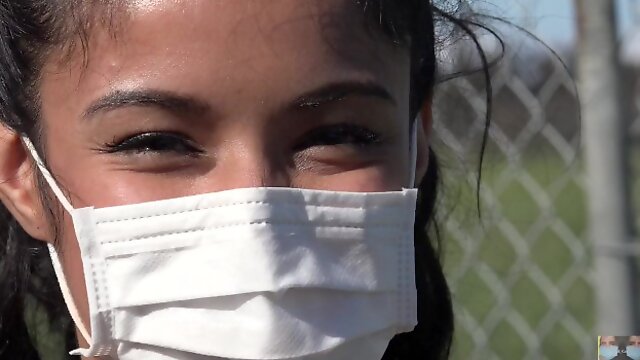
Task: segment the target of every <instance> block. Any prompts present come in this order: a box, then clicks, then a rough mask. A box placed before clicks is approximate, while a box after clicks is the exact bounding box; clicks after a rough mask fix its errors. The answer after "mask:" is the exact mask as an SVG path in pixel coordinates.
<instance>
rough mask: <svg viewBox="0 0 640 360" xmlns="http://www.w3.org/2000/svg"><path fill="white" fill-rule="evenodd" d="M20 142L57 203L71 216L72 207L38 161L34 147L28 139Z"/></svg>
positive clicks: (41, 162)
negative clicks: (29, 154)
mask: <svg viewBox="0 0 640 360" xmlns="http://www.w3.org/2000/svg"><path fill="white" fill-rule="evenodd" d="M22 141H23V142H24V144H25V146H26V147H27V150H29V153H31V157H32V158H33V160H34V161H35V162H36V165H37V166H38V169H40V172H41V173H42V176H44V179H45V180H46V181H47V183H48V184H49V187H51V190H52V191H53V193H54V194H55V195H56V197H57V198H58V201H60V203H61V204H62V206H63V207H64V209H65V210H67V212H68V213H69V214H71V212H72V211H73V206H72V205H71V203H70V202H69V200H68V199H67V197H66V196H65V195H64V193H62V190H60V187H59V186H58V184H57V183H56V180H55V179H54V178H53V176H52V175H51V173H50V172H49V170H47V168H46V166H44V162H43V161H42V159H40V156H39V155H38V152H37V151H36V148H35V146H33V143H32V142H31V140H29V138H27V137H22Z"/></svg>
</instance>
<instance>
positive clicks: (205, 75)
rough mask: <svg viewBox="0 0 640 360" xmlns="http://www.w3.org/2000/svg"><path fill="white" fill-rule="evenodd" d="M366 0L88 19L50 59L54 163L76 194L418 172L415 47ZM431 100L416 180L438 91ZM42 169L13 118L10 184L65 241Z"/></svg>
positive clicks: (238, 0) (67, 249) (192, 0)
mask: <svg viewBox="0 0 640 360" xmlns="http://www.w3.org/2000/svg"><path fill="white" fill-rule="evenodd" d="M362 14H363V12H362V9H361V8H360V7H357V6H356V5H354V1H353V0H305V1H299V0H269V1H261V0H185V1H180V0H155V1H148V0H147V1H143V0H140V1H131V2H129V3H128V5H127V8H126V9H125V10H124V11H120V12H119V13H118V16H117V21H116V22H115V27H114V28H112V29H107V28H104V27H96V28H93V29H91V31H90V33H89V44H88V53H86V54H83V52H82V51H80V49H79V48H76V49H75V50H74V51H73V52H72V53H71V56H70V57H69V56H65V55H66V54H65V53H64V52H63V51H60V52H54V53H53V54H51V55H50V57H49V58H48V59H47V61H46V66H45V69H44V71H43V73H42V77H41V81H40V84H39V90H40V100H41V117H42V122H43V123H42V124H43V125H44V126H43V128H44V135H43V140H44V149H45V154H46V159H47V163H48V166H49V168H50V169H51V171H52V173H53V174H54V176H55V177H56V178H57V181H58V183H59V184H60V185H61V186H62V187H63V188H64V189H66V191H68V194H69V196H70V200H71V203H72V204H73V206H74V207H75V208H81V207H86V206H94V207H96V208H100V207H107V206H114V205H123V204H132V203H139V202H145V201H152V200H159V199H166V198H175V197H181V196H186V195H192V194H202V193H209V192H215V191H221V190H226V189H233V188H244V187H262V186H283V187H299V188H311V189H323V190H338V191H356V192H363V191H387V190H399V189H401V188H402V187H406V186H407V182H408V177H409V147H410V144H409V143H410V139H409V127H410V121H409V120H410V114H409V83H410V78H409V74H410V58H409V53H408V50H407V49H406V48H403V47H400V46H397V45H393V44H392V43H391V42H389V41H388V39H387V38H385V37H384V35H382V34H378V33H377V32H376V31H372V28H373V29H375V26H374V27H372V28H371V27H370V28H368V27H367V25H366V24H365V18H364V16H363V15H362ZM85 56H86V58H85ZM84 60H87V65H86V67H83V66H82V63H83V61H84ZM426 100H427V101H426V103H427V104H428V103H429V102H428V99H426ZM422 114H423V116H422V117H421V118H420V120H419V121H420V127H419V133H418V141H419V149H418V150H419V155H418V165H417V175H418V180H419V179H421V178H422V177H423V176H424V174H425V172H426V169H427V165H428V164H427V158H428V145H427V139H428V132H429V130H430V129H431V119H430V108H429V106H428V105H427V106H426V107H425V108H424V109H423V112H422ZM36 175H37V173H36V171H34V164H33V161H32V159H31V158H30V156H29V155H28V153H27V152H26V150H25V148H24V146H23V144H22V142H21V141H20V138H19V135H18V134H16V133H14V132H13V131H11V130H9V129H6V128H2V129H1V130H0V178H1V179H4V180H5V181H3V182H2V183H0V199H1V200H2V201H3V203H4V204H5V205H6V206H7V207H8V208H9V209H10V211H11V212H12V213H13V214H14V216H15V217H16V218H17V219H18V221H19V222H20V224H21V225H22V226H23V227H24V229H25V230H26V231H27V232H28V233H29V234H30V235H32V236H33V237H35V238H37V239H40V240H42V241H46V242H54V240H55V239H56V234H55V233H54V232H53V231H52V227H51V226H50V222H49V219H48V217H47V216H46V215H45V214H46V212H45V211H44V209H43V205H42V204H41V201H40V197H39V189H38V188H37V186H36V185H35V184H36V181H35V177H36ZM45 191H46V189H45ZM61 217H62V218H61V219H60V220H59V221H58V223H59V225H61V226H60V227H61V230H62V231H61V233H60V234H59V235H60V236H58V237H57V241H56V242H55V243H56V246H57V247H58V248H59V251H60V252H61V253H62V254H63V259H62V260H63V261H62V262H63V268H64V270H65V273H66V274H67V277H68V281H69V284H70V287H71V291H72V294H73V296H74V299H75V301H76V303H77V305H78V307H79V309H80V312H81V317H82V319H83V322H84V323H85V324H86V325H87V327H88V328H90V326H89V319H88V313H89V311H88V305H87V297H86V289H85V285H84V278H83V275H82V263H81V260H80V254H79V248H78V243H77V240H76V238H75V234H74V232H73V231H72V229H73V224H72V222H71V219H70V217H69V215H68V214H66V213H64V212H61ZM239 255H240V254H239ZM79 341H80V343H81V346H86V343H84V341H83V339H82V338H81V337H80V339H79Z"/></svg>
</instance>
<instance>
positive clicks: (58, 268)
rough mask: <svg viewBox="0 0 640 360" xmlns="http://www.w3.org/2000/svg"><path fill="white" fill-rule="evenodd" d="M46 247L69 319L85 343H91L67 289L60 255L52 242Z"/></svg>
mask: <svg viewBox="0 0 640 360" xmlns="http://www.w3.org/2000/svg"><path fill="white" fill-rule="evenodd" d="M48 248H49V255H50V256H51V263H52V264H53V271H54V272H55V273H56V278H57V279H58V285H59V286H60V290H61V291H62V297H63V298H64V302H65V303H66V304H67V308H68V309H69V314H70V315H71V319H73V322H74V323H75V324H76V326H77V327H78V330H79V331H80V334H81V335H82V337H84V339H85V340H86V341H87V343H88V344H89V345H91V344H92V341H91V334H89V331H87V328H86V327H85V326H84V324H83V323H82V320H81V318H80V312H79V311H78V307H77V306H76V303H75V301H74V300H73V296H72V295H71V291H70V290H69V284H67V278H66V277H65V276H64V271H63V270H62V264H60V256H59V255H58V251H56V248H55V247H54V246H53V245H52V244H48Z"/></svg>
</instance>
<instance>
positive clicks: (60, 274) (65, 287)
mask: <svg viewBox="0 0 640 360" xmlns="http://www.w3.org/2000/svg"><path fill="white" fill-rule="evenodd" d="M22 141H23V142H24V145H25V146H26V148H27V150H28V151H29V153H30V154H31V157H32V158H33V160H34V161H35V162H36V165H37V166H38V169H39V170H40V172H41V173H42V176H44V178H45V180H46V181H47V183H48V184H49V186H50V187H51V190H52V191H53V193H54V194H55V195H56V198H58V201H60V203H61V204H62V206H63V207H64V209H65V210H67V212H68V213H69V214H72V213H73V210H74V208H73V206H72V205H71V203H70V202H69V200H68V199H67V197H66V196H65V195H64V194H63V193H62V190H60V187H59V186H58V184H57V183H56V181H55V179H54V178H53V176H52V175H51V173H50V172H49V170H47V168H46V167H45V166H44V163H43V162H42V159H40V156H39V155H38V152H37V151H36V148H35V146H33V143H32V142H31V140H29V139H28V138H27V137H22ZM47 247H48V248H49V255H50V256H51V262H52V264H53V270H54V272H55V274H56V278H57V279H58V285H59V286H60V290H61V291H62V297H63V298H64V301H65V303H66V304H67V308H68V309H69V313H70V315H71V318H72V319H73V322H74V323H75V324H76V326H77V327H78V330H79V331H80V334H81V335H82V337H84V339H85V340H86V341H87V343H88V344H89V345H91V343H92V340H91V335H90V334H89V331H87V328H86V326H85V325H84V324H83V323H82V321H81V318H80V312H79V311H78V307H77V306H76V303H75V301H74V300H73V296H72V295H71V290H70V289H69V284H68V283H67V278H66V277H65V275H64V270H63V269H62V264H61V263H60V256H59V255H58V251H57V250H56V248H55V247H54V246H53V244H50V243H49V244H47Z"/></svg>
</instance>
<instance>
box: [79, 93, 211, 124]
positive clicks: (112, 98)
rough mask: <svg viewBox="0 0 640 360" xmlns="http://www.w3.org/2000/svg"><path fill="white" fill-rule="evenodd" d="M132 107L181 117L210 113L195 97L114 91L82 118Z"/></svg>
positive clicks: (206, 105)
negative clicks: (166, 112) (145, 108)
mask: <svg viewBox="0 0 640 360" xmlns="http://www.w3.org/2000/svg"><path fill="white" fill-rule="evenodd" d="M132 106H138V107H140V106H142V107H144V106H146V107H159V108H162V109H164V110H167V111H169V112H172V113H176V114H181V115H193V116H197V115H202V114H206V113H209V112H211V110H212V109H211V107H210V106H209V105H208V104H207V103H206V102H204V101H202V100H199V99H197V98H195V97H191V96H185V95H182V94H178V93H175V92H171V91H165V90H154V89H133V90H116V91H113V92H111V93H109V94H107V95H105V96H103V97H101V98H99V99H98V100H96V101H94V102H93V103H92V104H91V105H90V106H89V107H88V108H87V110H86V111H85V112H84V118H87V119H88V118H92V117H94V116H95V115H97V114H99V113H104V112H109V111H113V110H117V109H121V108H126V107H132Z"/></svg>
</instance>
